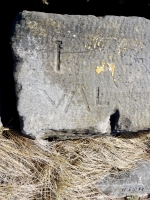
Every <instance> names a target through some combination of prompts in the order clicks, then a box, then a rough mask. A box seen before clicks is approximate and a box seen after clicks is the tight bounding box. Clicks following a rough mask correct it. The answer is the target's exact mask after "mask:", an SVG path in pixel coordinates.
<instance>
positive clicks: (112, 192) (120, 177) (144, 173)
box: [96, 161, 150, 198]
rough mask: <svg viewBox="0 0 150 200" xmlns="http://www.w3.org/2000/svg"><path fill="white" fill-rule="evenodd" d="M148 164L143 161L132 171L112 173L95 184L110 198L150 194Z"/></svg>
mask: <svg viewBox="0 0 150 200" xmlns="http://www.w3.org/2000/svg"><path fill="white" fill-rule="evenodd" d="M149 169H150V162H146V161H143V162H141V163H139V164H138V166H136V167H135V168H134V169H131V170H128V171H125V172H118V173H112V174H110V175H107V176H106V177H105V178H104V179H101V180H100V181H98V182H97V183H96V186H97V188H98V189H100V191H102V192H104V194H106V195H108V196H109V197H110V198H116V197H125V196H130V195H136V196H148V194H150V171H149Z"/></svg>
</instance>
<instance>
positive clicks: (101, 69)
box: [95, 62, 105, 74]
mask: <svg viewBox="0 0 150 200" xmlns="http://www.w3.org/2000/svg"><path fill="white" fill-rule="evenodd" d="M104 68H105V62H102V65H101V66H100V67H99V66H97V68H96V70H95V71H96V73H97V74H100V73H101V72H103V71H104Z"/></svg>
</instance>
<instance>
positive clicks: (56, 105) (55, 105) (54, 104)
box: [42, 90, 66, 108]
mask: <svg viewBox="0 0 150 200" xmlns="http://www.w3.org/2000/svg"><path fill="white" fill-rule="evenodd" d="M42 92H43V94H44V96H45V97H46V99H47V100H48V101H49V102H50V103H51V104H52V105H53V106H54V107H55V108H58V107H59V106H60V104H61V102H62V101H63V100H64V98H65V96H66V94H65V93H63V95H62V97H61V98H60V99H59V100H58V102H57V103H55V102H54V101H53V100H52V99H51V98H50V96H49V95H48V94H47V92H46V91H45V90H44V91H42Z"/></svg>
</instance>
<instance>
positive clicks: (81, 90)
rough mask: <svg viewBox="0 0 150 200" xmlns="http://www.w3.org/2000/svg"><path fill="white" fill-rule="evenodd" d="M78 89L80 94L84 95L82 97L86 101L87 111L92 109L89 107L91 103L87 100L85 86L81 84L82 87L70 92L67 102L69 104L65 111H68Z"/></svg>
mask: <svg viewBox="0 0 150 200" xmlns="http://www.w3.org/2000/svg"><path fill="white" fill-rule="evenodd" d="M77 87H78V86H77ZM77 91H79V92H80V94H81V96H82V99H83V101H84V104H85V106H86V109H87V111H88V112H89V111H90V107H89V104H88V101H87V98H86V95H85V92H84V89H83V87H82V86H81V87H78V88H77V89H76V90H73V91H71V92H70V94H69V99H68V103H67V105H66V107H65V110H64V112H65V113H67V112H68V110H69V106H70V104H71V103H72V99H73V97H74V95H75V94H76V93H77Z"/></svg>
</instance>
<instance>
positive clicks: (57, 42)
mask: <svg viewBox="0 0 150 200" xmlns="http://www.w3.org/2000/svg"><path fill="white" fill-rule="evenodd" d="M56 44H57V66H56V70H57V71H60V53H61V49H62V46H61V45H62V42H61V41H59V40H58V41H56Z"/></svg>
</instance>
